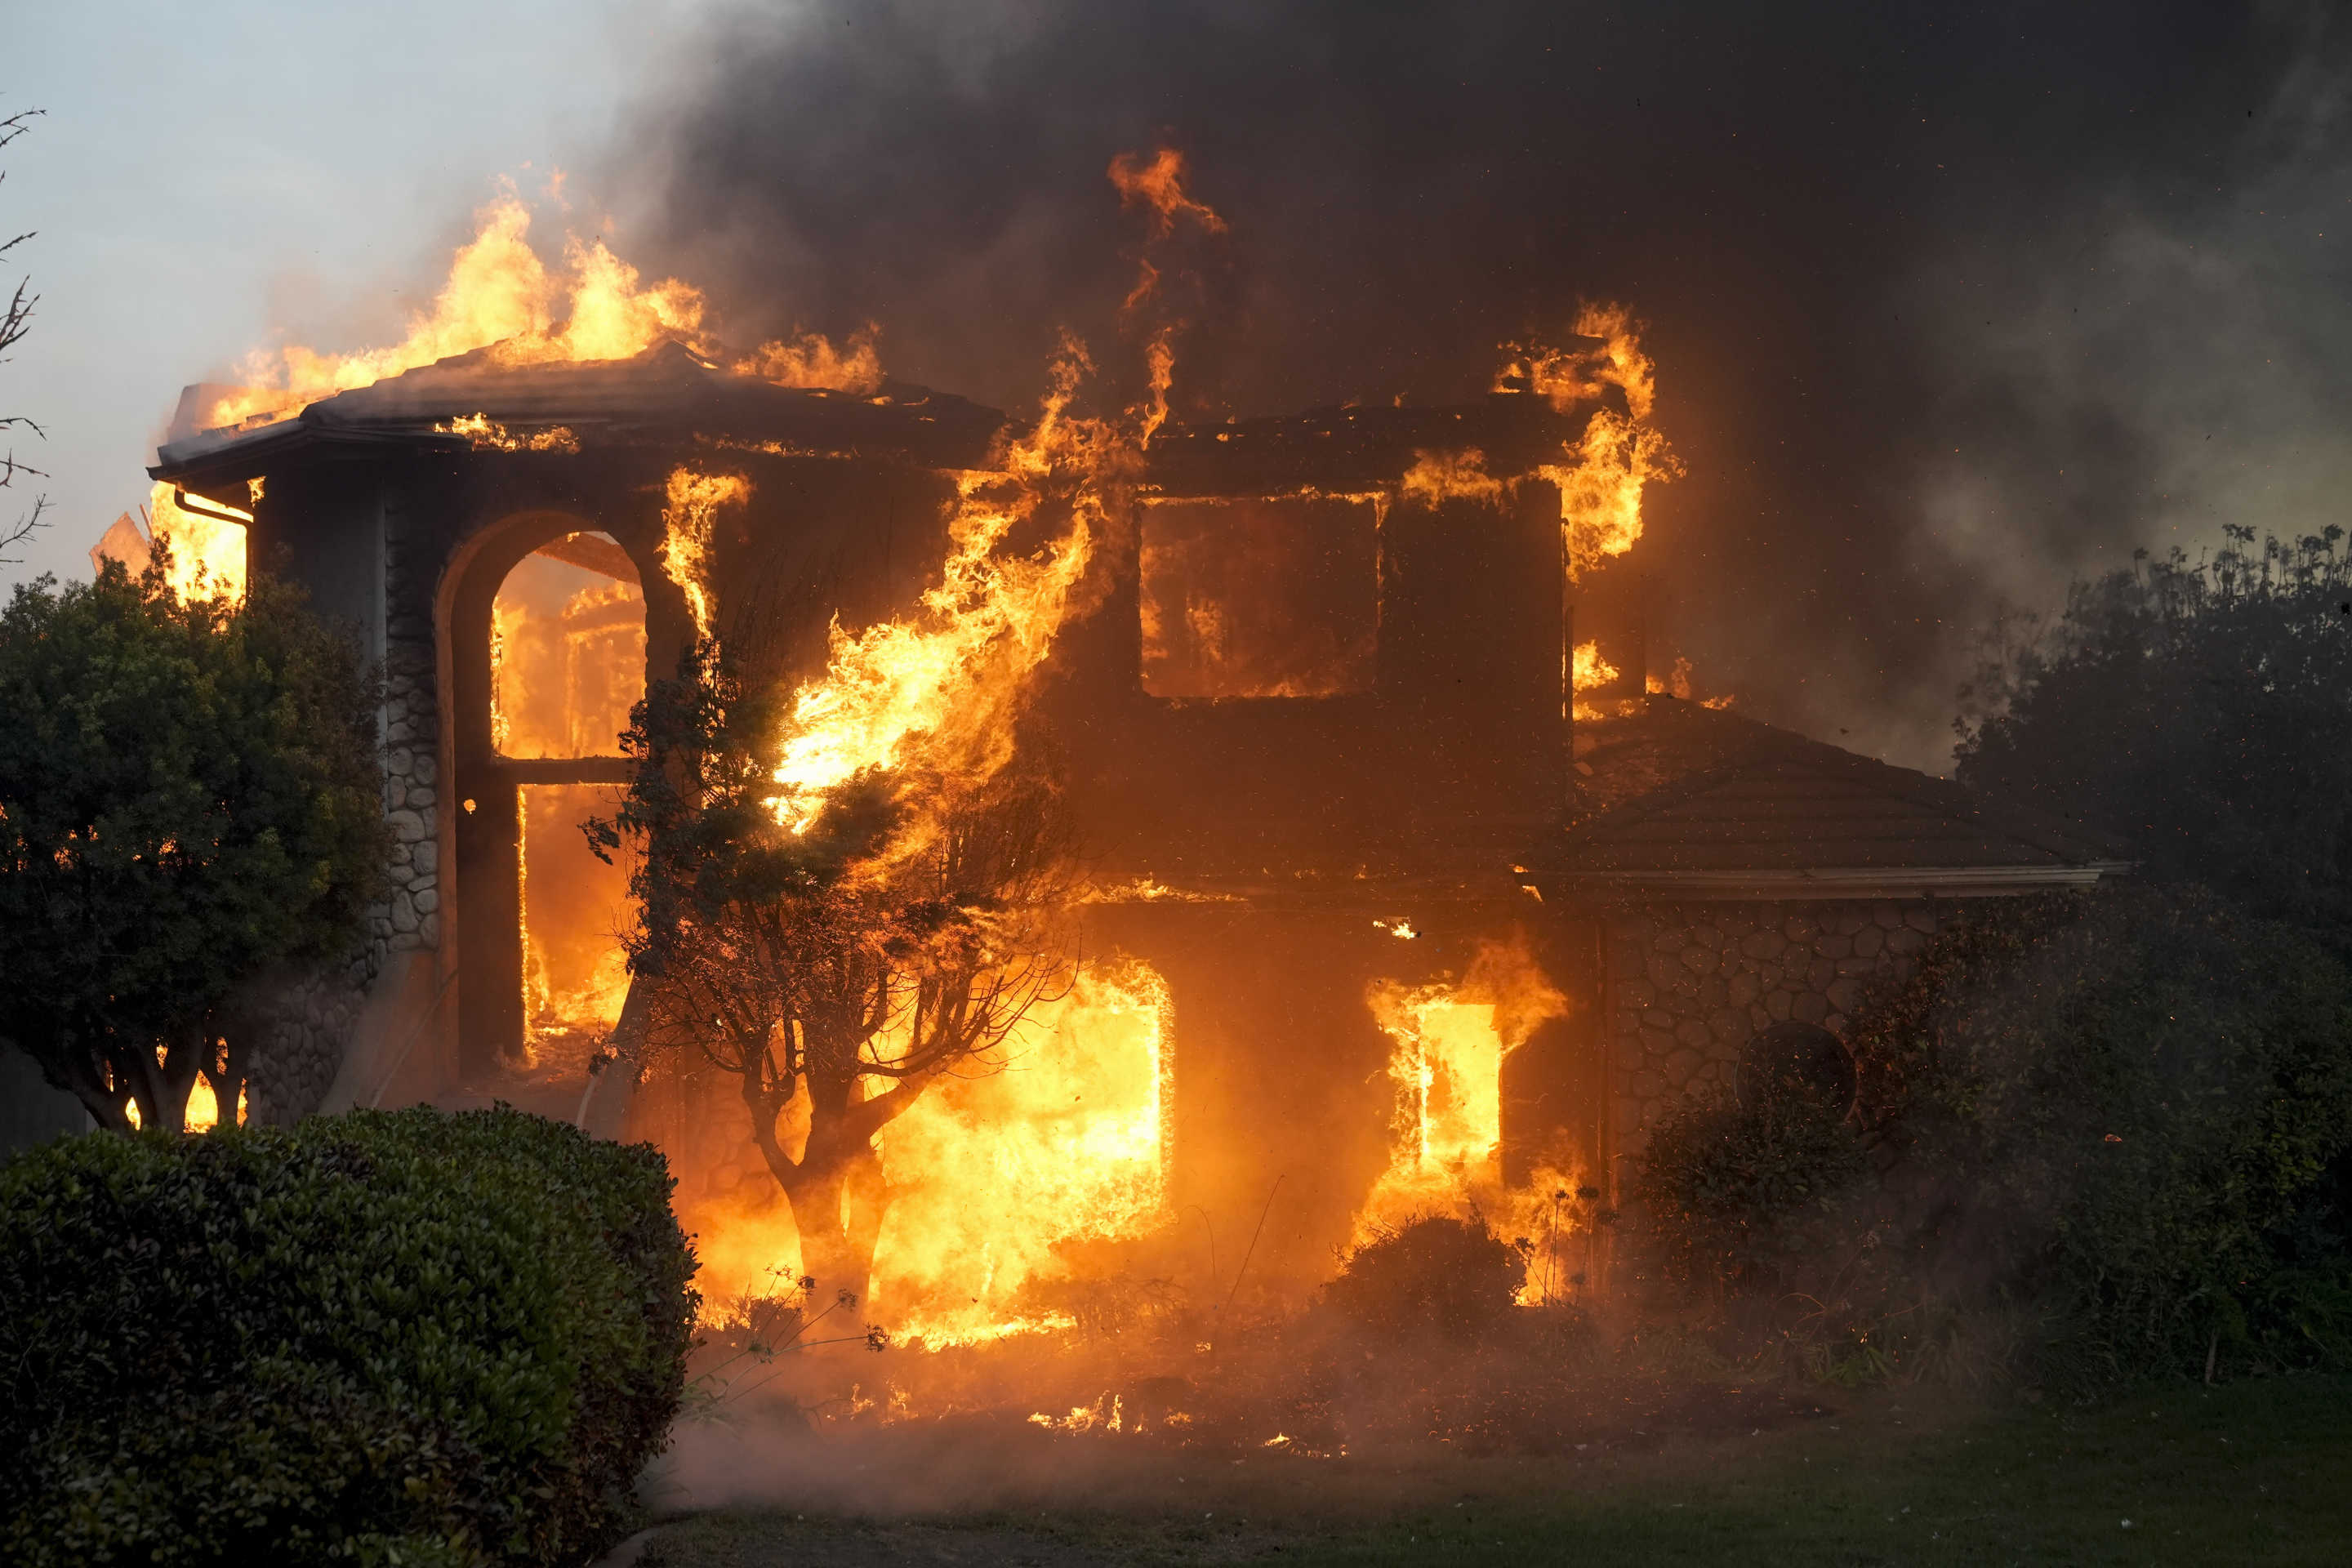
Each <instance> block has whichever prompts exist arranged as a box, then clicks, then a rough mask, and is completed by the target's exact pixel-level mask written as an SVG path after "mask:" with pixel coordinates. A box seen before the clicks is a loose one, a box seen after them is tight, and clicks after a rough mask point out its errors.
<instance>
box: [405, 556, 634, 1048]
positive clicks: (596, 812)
mask: <svg viewBox="0 0 2352 1568" xmlns="http://www.w3.org/2000/svg"><path fill="white" fill-rule="evenodd" d="M453 609H454V612H455V613H454V614H453V616H452V618H451V623H450V626H449V628H448V632H447V635H448V637H450V639H451V645H452V646H451V652H452V655H453V660H452V662H453V665H454V666H455V668H454V669H453V671H452V673H453V675H454V676H455V678H456V687H457V691H456V695H457V714H456V715H455V717H456V724H455V726H454V731H455V732H454V734H453V737H452V739H453V742H454V750H455V752H456V757H455V761H456V772H457V790H456V791H455V792H454V793H455V795H456V799H455V802H454V804H455V805H457V820H456V822H455V824H454V826H455V827H456V829H457V831H456V834H455V836H454V837H455V847H456V850H457V859H458V862H459V865H458V873H459V875H458V878H457V895H458V900H459V907H460V919H459V921H458V922H457V933H456V934H457V938H458V942H459V956H460V963H461V967H462V969H463V972H464V976H465V978H464V983H463V985H462V988H461V992H460V1009H459V1010H460V1024H459V1035H460V1050H461V1058H462V1061H463V1064H464V1066H465V1068H467V1070H468V1071H481V1070H484V1069H488V1068H496V1067H498V1066H499V1065H500V1064H504V1065H507V1066H509V1067H514V1066H521V1067H531V1066H540V1067H550V1068H559V1069H561V1068H565V1067H567V1066H569V1065H570V1064H571V1063H572V1061H573V1060H574V1059H576V1058H585V1056H586V1055H587V1053H588V1052H589V1051H590V1050H591V1049H593V1048H594V1047H596V1046H598V1045H601V1044H602V1043H603V1040H604V1036H605V1034H606V1032H607V1031H608V1030H609V1029H610V1028H611V1026H612V1025H613V1022H614V1019H615V1018H616V1017H617V1016H618V1015H619V1013H620V1008H621V1003H622V1000H623V997H624V996H625V993H626V990H627V975H626V972H625V967H624V964H623V957H622V949H621V943H620V937H621V933H622V932H623V931H625V929H626V927H627V924H628V922H629V921H631V920H632V919H633V918H634V911H633V910H632V908H631V906H630V903H629V900H628V888H627V880H628V873H627V869H626V868H625V866H622V865H606V864H605V863H604V862H603V861H600V860H598V859H597V858H595V856H594V855H593V853H592V852H591V850H590V848H589V847H588V842H587V839H586V838H585V837H584V836H583V834H582V832H581V830H580V829H581V826H582V825H583V823H585V822H586V821H588V820H589V819H590V818H592V817H598V816H604V817H609V816H612V815H613V813H614V809H615V807H616V806H617V805H618V802H619V796H620V788H621V785H622V784H624V783H625V780H626V778H627V776H628V764H627V763H626V762H625V759H624V758H623V757H622V756H621V754H620V752H621V746H620V736H621V732H622V731H624V730H625V729H626V728H627V726H628V722H629V710H630V709H631V707H632V706H634V705H635V703H636V701H637V700H639V699H640V698H641V697H643V696H644V694H645V679H646V598H645V592H644V584H643V580H642V577H641V574H640V573H639V569H638V567H637V564H636V563H635V561H634V560H633V559H632V558H631V556H630V555H629V553H628V552H626V551H625V550H624V549H623V548H622V547H621V545H620V544H619V543H618V542H615V541H614V539H613V538H612V537H611V536H610V535H608V534H605V533H603V532H600V531H594V530H593V529H589V528H586V527H583V526H582V520H579V519H576V518H569V517H562V516H559V515H556V514H538V515H537V516H534V517H530V518H526V519H515V520H509V525H508V526H506V527H504V528H503V529H502V530H501V531H500V537H499V538H497V539H495V540H493V541H491V542H487V543H486V544H485V547H484V548H483V549H482V550H481V551H480V552H478V554H477V555H476V557H475V559H474V560H473V561H472V562H470V563H468V569H467V571H466V573H465V578H464V581H463V583H462V584H461V586H460V590H459V593H458V595H457V602H456V604H455V605H454V606H453Z"/></svg>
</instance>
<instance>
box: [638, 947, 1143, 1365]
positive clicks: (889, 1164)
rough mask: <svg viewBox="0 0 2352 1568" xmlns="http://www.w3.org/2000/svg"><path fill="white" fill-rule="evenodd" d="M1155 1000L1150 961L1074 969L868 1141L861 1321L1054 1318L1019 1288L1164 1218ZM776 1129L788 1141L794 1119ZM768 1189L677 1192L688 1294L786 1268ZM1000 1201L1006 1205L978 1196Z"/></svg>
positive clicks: (932, 1339) (937, 1327)
mask: <svg viewBox="0 0 2352 1568" xmlns="http://www.w3.org/2000/svg"><path fill="white" fill-rule="evenodd" d="M1168 1007H1169V1000H1168V988H1167V985H1166V983H1165V982H1164V981H1162V980H1161V978H1160V975H1159V973H1157V972H1156V971H1154V970H1153V969H1152V968H1151V966H1150V965H1149V964H1147V963H1141V962H1140V961H1138V960H1133V959H1126V958H1118V959H1112V960H1109V961H1107V962H1101V963H1089V964H1088V965H1087V967H1086V968H1085V969H1083V970H1082V971H1081V972H1080V973H1079V974H1078V976H1077V978H1076V983H1075V984H1074V985H1073V987H1072V989H1071V991H1070V993H1069V994H1067V995H1066V996H1064V997H1061V998H1058V999H1056V1000H1054V1001H1049V1002H1046V1003H1044V1004H1041V1005H1039V1006H1038V1007H1036V1008H1035V1009H1034V1010H1033V1011H1032V1013H1031V1014H1030V1016H1028V1017H1027V1018H1025V1019H1024V1020H1023V1022H1022V1024H1021V1026H1020V1027H1019V1028H1018V1029H1017V1030H1016V1031H1015V1033H1014V1035H1013V1037H1012V1038H1011V1039H1010V1040H1008V1041H1007V1042H1006V1043H1005V1044H1004V1046H1003V1047H1000V1049H999V1050H998V1051H997V1052H996V1053H995V1054H994V1059H992V1060H991V1061H988V1062H983V1063H978V1064H974V1070H972V1071H971V1072H969V1073H968V1074H966V1075H965V1076H961V1077H952V1078H949V1079H942V1080H941V1081H940V1082H938V1083H935V1084H933V1085H932V1086H931V1087H930V1088H929V1089H927V1090H926V1091H925V1092H924V1094H923V1097H922V1098H921V1099H920V1100H917V1101H916V1102H915V1103H914V1104H913V1105H912V1106H911V1107H909V1108H908V1110H906V1112H905V1113H904V1114H902V1115H900V1116H899V1117H898V1119H897V1120H896V1121H892V1122H891V1123H890V1124H889V1126H888V1127H887V1128H886V1129H885V1130H884V1131H883V1132H882V1134H881V1136H880V1138H879V1139H878V1141H877V1142H878V1144H879V1147H880V1151H881V1155H882V1163H883V1172H884V1176H885V1179H886V1182H887V1187H888V1190H889V1192H890V1194H891V1198H890V1204H889V1207H888V1208H887V1211H886V1212H885V1213H884V1215H883V1216H882V1223H881V1231H880V1234H879V1236H878V1237H877V1245H876V1250H875V1259H874V1275H873V1283H872V1296H871V1299H870V1300H869V1302H868V1303H867V1306H866V1316H867V1317H868V1318H869V1320H872V1321H883V1322H887V1323H888V1324H889V1325H890V1327H891V1330H892V1333H893V1336H894V1337H897V1338H904V1339H906V1340H908V1341H913V1342H921V1343H925V1344H929V1345H932V1346H945V1345H951V1344H968V1343H972V1342H981V1341H986V1340H994V1339H1002V1338H1004V1337H1006V1336H1008V1335H1012V1334H1018V1333H1024V1332H1034V1331H1040V1330H1049V1329H1055V1328H1066V1327H1067V1326H1069V1320H1068V1318H1067V1317H1066V1316H1065V1315H1063V1314H1060V1313H1058V1312H1056V1311H1055V1310H1054V1309H1053V1307H1052V1306H1051V1304H1050V1303H1041V1302H1039V1301H1038V1300H1035V1299H1034V1288H1035V1287H1036V1286H1038V1285H1040V1284H1044V1283H1048V1282H1050V1281H1052V1280H1055V1279H1060V1278H1063V1277H1066V1275H1067V1274H1068V1272H1069V1271H1070V1269H1071V1268H1072V1266H1073V1262H1074V1259H1073V1257H1072V1254H1073V1251H1074V1250H1077V1249H1084V1248H1087V1247H1093V1246H1099V1245H1101V1244H1103V1243H1115V1242H1118V1241H1124V1240H1129V1239H1133V1238H1135V1237H1141V1236H1145V1235H1148V1234H1149V1233H1150V1232H1151V1231H1153V1230H1155V1229H1157V1228H1158V1227H1159V1226H1161V1225H1162V1224H1164V1223H1165V1221H1166V1218H1167V1202H1168V1197H1167V1180H1168V1171H1167V1152H1168V1146H1167V1140H1168V1129H1169V1125H1170V1121H1169V1118H1170V1110H1171V1092H1172V1089H1171V1061H1172V1057H1171V1049H1170V1045H1171V1037H1170V1034H1169V1016H1168ZM784 1131H785V1137H786V1142H787V1146H788V1147H789V1146H791V1143H792V1142H793V1140H794V1139H797V1138H801V1137H805V1136H806V1131H807V1128H806V1123H805V1121H803V1122H802V1123H801V1124H800V1125H799V1126H798V1127H789V1126H788V1127H787V1128H786V1129H785V1130H784ZM772 1194H773V1189H772V1187H770V1186H769V1185H768V1184H767V1178H766V1174H765V1173H764V1172H762V1173H760V1174H759V1175H758V1176H757V1177H755V1178H754V1179H753V1180H752V1181H751V1183H748V1184H746V1185H745V1186H744V1187H742V1188H740V1189H738V1190H737V1191H736V1192H735V1193H734V1194H730V1195H727V1196H717V1197H711V1198H705V1199H699V1200H698V1199H697V1198H695V1197H693V1196H690V1195H687V1194H681V1196H680V1199H679V1216H680V1218H681V1220H682V1221H683V1222H684V1223H685V1224H686V1225H687V1226H688V1227H689V1228H691V1229H693V1230H694V1231H695V1232H696V1233H697V1250H698V1252H699V1253H700V1255H701V1258H702V1271H701V1275H700V1277H699V1283H700V1289H701V1290H702V1292H703V1297H704V1300H708V1301H720V1300H730V1299H731V1298H732V1297H733V1296H735V1295H736V1294H737V1293H738V1292H740V1291H742V1290H744V1289H758V1288H759V1286H760V1283H761V1281H763V1280H767V1279H775V1278H783V1279H791V1278H793V1277H794V1276H796V1275H797V1274H798V1273H799V1272H800V1257H799V1252H800V1247H799V1238H798V1236H797V1234H796V1232H795V1231H794V1229H793V1220H792V1213H791V1209H790V1208H789V1206H788V1205H782V1204H779V1203H775V1202H773V1201H772ZM1005 1194H1018V1197H1019V1201H1018V1202H1012V1201H993V1199H994V1198H1003V1196H1004V1195H1005ZM992 1195H993V1197H992Z"/></svg>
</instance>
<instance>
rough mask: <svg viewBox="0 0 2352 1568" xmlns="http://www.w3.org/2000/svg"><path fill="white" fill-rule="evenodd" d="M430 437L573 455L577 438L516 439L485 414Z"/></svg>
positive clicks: (555, 433)
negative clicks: (459, 438) (444, 437)
mask: <svg viewBox="0 0 2352 1568" xmlns="http://www.w3.org/2000/svg"><path fill="white" fill-rule="evenodd" d="M433 433H434V434H435V435H436V436H463V437H466V438H467V440H468V441H469V442H470V443H472V445H473V447H474V449H475V450H476V451H494V452H577V451H578V450H580V438H579V437H577V436H574V435H573V434H572V430H571V427H570V426H563V425H556V426H550V427H549V428H547V429H545V430H535V431H532V432H530V434H528V435H523V436H518V435H516V434H514V433H513V432H512V431H510V430H509V429H508V428H507V427H506V426H503V425H501V424H499V423H498V421H496V420H494V419H492V418H491V417H490V416H488V415H487V414H466V415H460V416H458V417H457V418H455V419H450V420H446V421H444V422H443V423H441V424H438V425H436V426H433ZM260 482H261V481H260V480H258V479H256V480H255V481H254V483H255V484H259V483H260ZM253 499H254V500H260V499H261V493H260V491H258V490H256V491H255V492H254V497H253Z"/></svg>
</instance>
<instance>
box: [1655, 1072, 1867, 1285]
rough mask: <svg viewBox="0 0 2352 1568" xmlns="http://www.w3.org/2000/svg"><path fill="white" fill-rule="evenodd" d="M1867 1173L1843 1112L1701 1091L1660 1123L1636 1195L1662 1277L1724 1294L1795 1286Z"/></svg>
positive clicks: (1810, 1103)
mask: <svg viewBox="0 0 2352 1568" xmlns="http://www.w3.org/2000/svg"><path fill="white" fill-rule="evenodd" d="M1863 1168H1864V1159H1863V1150H1862V1144H1861V1142H1860V1141H1859V1139H1858V1138H1857V1137H1856V1135H1855V1133H1854V1131H1853V1129H1851V1128H1850V1127H1848V1126H1847V1125H1846V1123H1845V1110H1844V1107H1843V1106H1837V1105H1831V1104H1828V1103H1825V1102H1824V1101H1823V1100H1821V1099H1819V1098H1817V1097H1815V1096H1812V1095H1810V1094H1807V1093H1806V1092H1804V1091H1803V1090H1802V1089H1797V1088H1790V1089H1785V1090H1783V1091H1781V1092H1776V1093H1772V1094H1769V1095H1763V1096H1759V1097H1758V1098H1757V1100H1756V1101H1755V1102H1754V1103H1750V1104H1742V1103H1740V1102H1739V1101H1738V1100H1734V1099H1732V1098H1731V1097H1730V1096H1728V1095H1712V1096H1693V1097H1692V1098H1690V1099H1687V1100H1684V1101H1683V1103H1682V1104H1681V1105H1679V1106H1677V1107H1676V1108H1675V1109H1674V1110H1671V1111H1669V1112H1668V1113H1667V1114H1666V1115H1665V1116H1664V1118H1662V1119H1661V1120H1660V1121H1659V1122H1658V1123H1657V1124H1656V1125H1655V1126H1654V1127H1653V1128H1651V1130H1650V1141H1649V1144H1648V1146H1647V1147H1646V1148H1645V1149H1644V1150H1643V1154H1642V1157H1641V1159H1640V1160H1639V1161H1638V1162H1637V1163H1636V1164H1635V1167H1634V1179H1633V1194H1634V1196H1635V1197H1636V1198H1637V1199H1638V1200H1639V1202H1640V1204H1641V1218H1642V1226H1641V1229H1642V1232H1643V1237H1644V1239H1646V1240H1647V1241H1648V1242H1649V1244H1650V1246H1651V1247H1652V1249H1653V1253H1654V1260H1655V1261H1656V1263H1657V1264H1658V1266H1659V1268H1660V1270H1661V1272H1662V1273H1663V1274H1664V1276H1665V1278H1666V1279H1668V1280H1669V1281H1671V1282H1672V1283H1674V1284H1675V1285H1677V1286H1680V1287H1683V1288H1685V1289H1688V1288H1692V1287H1697V1288H1699V1289H1703V1290H1706V1292H1708V1293H1710V1294H1714V1295H1718V1296H1719V1295H1721V1294H1724V1293H1727V1292H1738V1291H1743V1290H1747V1291H1753V1290H1757V1289H1775V1288H1780V1287H1784V1286H1786V1285H1788V1284H1790V1283H1791V1282H1792V1280H1793V1279H1794V1277H1796V1276H1798V1275H1800V1274H1801V1272H1802V1265H1803V1264H1804V1263H1805V1262H1806V1261H1808V1260H1809V1259H1811V1258H1814V1257H1816V1256H1818V1253H1819V1250H1820V1246H1821V1242H1822V1234H1823V1230H1824V1227H1825V1226H1830V1225H1833V1224H1834V1222H1835V1220H1836V1218H1837V1216H1838V1215H1839V1212H1840V1211H1839V1209H1838V1206H1837V1205H1838V1204H1839V1202H1840V1200H1841V1199H1842V1198H1843V1196H1844V1194H1846V1192H1847V1191H1848V1189H1849V1188H1850V1187H1851V1186H1852V1184H1853V1179H1854V1178H1855V1176H1857V1175H1858V1174H1860V1173H1861V1172H1862V1170H1863Z"/></svg>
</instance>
